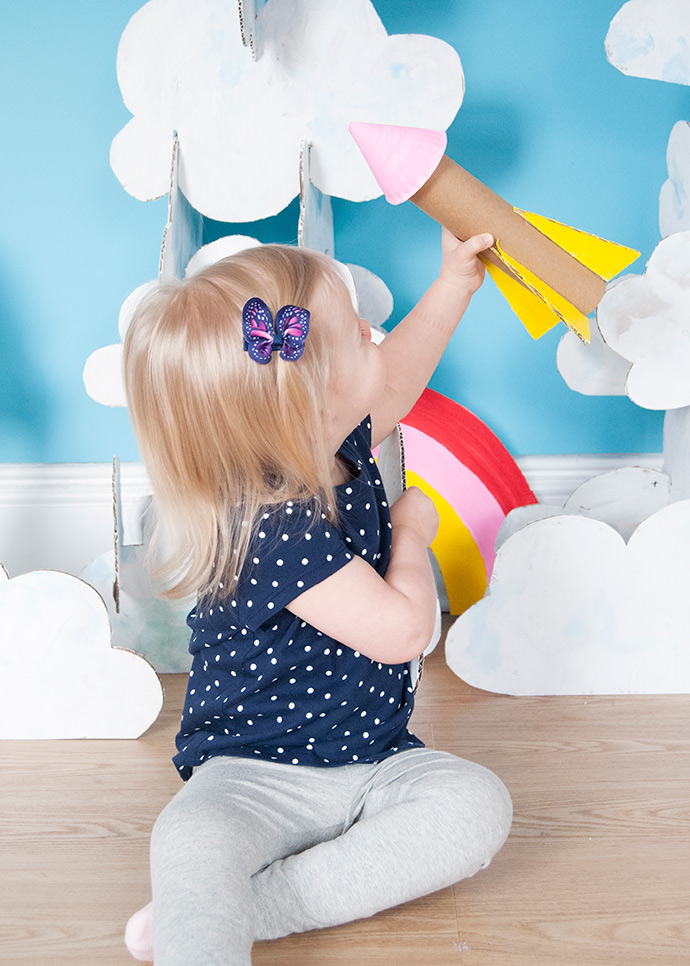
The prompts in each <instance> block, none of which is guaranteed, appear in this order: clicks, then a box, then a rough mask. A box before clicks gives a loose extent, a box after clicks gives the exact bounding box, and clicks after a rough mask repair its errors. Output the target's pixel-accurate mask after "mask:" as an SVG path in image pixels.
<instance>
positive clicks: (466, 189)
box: [410, 154, 606, 315]
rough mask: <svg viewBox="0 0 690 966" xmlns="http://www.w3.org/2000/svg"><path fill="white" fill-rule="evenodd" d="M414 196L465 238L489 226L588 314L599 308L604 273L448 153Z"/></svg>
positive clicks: (502, 243) (506, 245) (508, 250)
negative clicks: (549, 235)
mask: <svg viewBox="0 0 690 966" xmlns="http://www.w3.org/2000/svg"><path fill="white" fill-rule="evenodd" d="M410 201H412V202H413V203H414V204H415V205H417V207H418V208H421V209H422V211H424V212H426V214H427V215H430V217H431V218H433V219H434V221H438V222H439V223H440V224H441V225H444V226H445V227H446V228H448V229H449V230H450V231H452V232H453V234H454V235H456V236H457V237H458V238H460V239H462V240H463V241H464V240H466V239H467V238H470V237H471V236H472V235H478V234H482V233H483V232H490V233H491V234H492V235H493V236H494V238H495V239H496V241H497V242H498V243H499V245H500V246H501V248H502V249H503V251H504V252H506V254H507V255H510V256H511V258H514V259H515V260H516V261H517V262H519V263H520V264H521V265H524V266H525V268H527V269H529V271H530V272H533V273H534V274H535V275H536V276H537V277H538V278H540V279H541V280H542V281H543V282H546V284H547V285H550V286H551V288H552V289H554V290H555V291H556V292H558V293H559V295H562V296H563V297H564V298H566V299H567V300H568V301H569V302H570V303H571V304H572V305H574V306H575V308H577V309H579V310H580V312H582V313H583V314H584V315H589V313H590V312H593V311H594V309H595V308H596V307H597V305H598V304H599V302H600V301H601V299H602V297H603V295H604V292H605V291H606V282H605V281H604V279H603V278H600V277H599V276H598V275H596V274H595V273H594V272H592V271H591V270H590V269H589V268H587V267H586V266H584V265H583V264H582V263H581V262H578V260H577V259H576V258H573V256H572V255H570V254H568V252H566V251H564V250H563V249H562V248H561V247H560V246H559V245H557V244H556V243H555V242H554V241H552V240H551V239H550V238H547V236H546V235H544V234H543V233H542V232H540V231H539V229H538V228H535V227H534V225H531V224H530V223H529V222H528V221H526V220H525V219H524V218H523V217H522V216H521V215H519V214H518V213H517V212H516V211H515V210H514V209H513V207H512V206H511V205H509V204H508V202H507V201H504V200H503V198H501V197H499V196H498V195H497V194H495V192H493V191H492V190H491V189H490V188H487V186H486V185H485V184H482V182H481V181H478V180H477V178H475V177H474V176H473V175H471V174H470V173H469V171H465V169H464V168H461V167H460V165H459V164H456V163H455V161H451V159H450V158H449V157H448V155H447V154H444V155H443V157H442V158H441V160H440V162H439V165H438V167H437V168H436V170H435V171H434V173H433V174H432V175H431V177H430V178H429V180H428V181H427V182H426V183H425V184H424V185H422V187H421V188H420V189H419V191H417V192H416V194H414V195H412V197H411V198H410Z"/></svg>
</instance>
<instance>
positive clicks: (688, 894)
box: [0, 647, 690, 966]
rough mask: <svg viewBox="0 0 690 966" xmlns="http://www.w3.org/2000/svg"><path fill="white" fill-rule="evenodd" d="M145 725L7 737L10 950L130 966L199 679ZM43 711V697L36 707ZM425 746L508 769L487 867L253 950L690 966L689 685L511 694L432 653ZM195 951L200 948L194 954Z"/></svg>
mask: <svg viewBox="0 0 690 966" xmlns="http://www.w3.org/2000/svg"><path fill="white" fill-rule="evenodd" d="M164 684H165V688H166V702H165V707H164V710H163V712H162V714H161V716H160V717H159V719H158V721H157V722H156V723H155V724H154V726H153V727H152V728H151V729H150V730H149V731H148V732H147V734H146V735H145V736H144V737H142V738H140V739H138V740H137V741H65V742H59V741H54V742H40V741H27V742H11V741H7V742H0V769H1V773H0V779H1V782H0V819H1V823H2V824H1V828H0V836H1V839H2V840H1V841H0V883H1V885H0V888H1V890H2V893H1V898H0V909H1V910H2V912H1V914H0V915H2V919H3V921H2V925H1V926H0V963H2V964H8V966H9V964H11V966H15V964H16V966H20V964H21V966H25V964H31V966H126V964H127V963H132V962H133V961H132V960H130V959H129V957H128V955H127V953H126V951H125V949H124V946H123V943H122V933H123V929H124V924H125V921H126V919H127V917H128V916H129V915H130V913H132V912H133V911H134V910H135V909H137V908H138V907H139V906H141V905H143V904H144V903H145V902H147V901H148V900H149V886H148V870H147V862H148V856H147V844H148V836H149V833H150V830H151V826H152V824H153V821H154V819H155V817H156V815H157V814H158V812H159V811H160V809H161V808H162V807H163V805H165V803H166V802H167V801H168V800H169V799H170V798H171V797H172V796H173V794H174V793H175V792H176V791H177V789H178V788H179V787H180V782H179V779H178V777H177V774H176V773H175V771H174V769H173V767H172V764H171V763H170V756H171V754H172V750H173V737H174V734H175V731H176V729H177V724H178V720H179V709H180V707H181V701H182V698H183V689H184V677H183V676H182V675H166V676H165V677H164ZM30 713H31V701H30V695H28V696H27V714H30ZM413 724H414V730H415V731H416V732H417V733H418V734H419V735H420V737H422V738H423V739H424V740H425V741H426V743H427V744H429V745H432V746H434V747H436V748H440V749H445V750H448V751H452V752H455V753H456V754H459V755H461V756H463V757H466V758H470V759H473V760H475V761H478V762H481V763H482V764H484V765H487V766H488V767H489V768H492V769H493V770H494V771H496V772H497V773H498V774H499V775H500V776H501V777H502V778H503V780H504V781H505V783H506V784H507V785H508V787H509V788H510V790H511V793H512V795H513V800H514V803H515V823H514V827H513V832H512V835H511V837H510V839H509V840H508V843H507V844H506V845H505V847H504V848H503V850H502V851H501V852H500V853H499V855H498V856H497V857H496V858H495V859H494V861H493V863H492V865H491V866H490V868H489V869H488V870H487V871H485V872H481V873H480V874H479V875H478V876H476V877H475V878H474V879H471V880H469V881H467V882H463V883H461V884H459V885H457V886H455V887H454V888H451V889H446V890H444V891H442V892H439V893H436V894H435V895H433V896H429V897H428V898H426V899H422V900H419V901H418V902H414V903H410V904H409V905H407V906H403V907H400V908H398V909H394V910H391V911H390V912H387V913H383V914H381V915H379V916H376V917H374V918H373V919H370V920H366V921H361V922H357V923H354V924H352V925H350V926H343V927H340V928H337V929H329V930H325V931H323V932H321V933H308V934H305V935H303V936H294V937H289V938H287V939H283V940H280V941H278V942H274V943H259V944H257V945H256V947H255V953H254V962H255V964H257V966H340V964H342V963H356V964H362V966H389V964H390V966H393V964H395V966H451V964H453V966H489V964H490V966H571V964H572V966H575V964H577V966H581V964H583V963H586V964H591V966H676V964H678V966H680V964H684V966H688V964H690V737H689V735H690V729H689V727H688V726H689V724H690V696H678V697H675V696H671V697H656V696H651V697H650V696H643V697H640V696H630V697H629V696H624V697H615V698H609V697H596V698H580V697H572V698H571V697H567V698H562V697H559V698H508V697H501V696H496V695H490V694H486V693H484V692H478V691H474V690H472V689H471V688H469V687H467V686H466V685H465V684H463V683H462V682H461V681H459V680H458V679H457V678H456V677H455V676H454V675H453V674H452V673H451V672H450V671H449V670H448V668H447V666H446V665H445V662H444V660H443V650H442V647H439V648H438V649H437V651H436V652H435V653H434V655H432V657H431V658H430V659H429V660H428V662H427V671H426V673H425V677H424V681H423V684H422V687H421V689H420V691H419V694H418V701H417V708H416V710H415V715H414V719H413ZM190 966H193V964H190Z"/></svg>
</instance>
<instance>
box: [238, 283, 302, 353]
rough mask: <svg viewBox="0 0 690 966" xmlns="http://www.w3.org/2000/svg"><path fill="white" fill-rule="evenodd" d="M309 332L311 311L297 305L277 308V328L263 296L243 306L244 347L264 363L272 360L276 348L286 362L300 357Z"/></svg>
mask: <svg viewBox="0 0 690 966" xmlns="http://www.w3.org/2000/svg"><path fill="white" fill-rule="evenodd" d="M308 332H309V312H308V311H307V310H306V309H300V308H299V307H298V306H296V305H284V306H283V307H282V309H278V312H277V313H276V318H275V327H274V324H273V316H272V315H271V310H270V309H269V307H268V306H267V305H266V303H265V302H263V301H262V300H261V299H260V298H256V297H254V298H251V299H249V301H248V302H246V303H245V306H244V308H243V309H242V335H243V337H244V349H245V351H246V352H248V353H249V357H250V359H253V360H254V362H258V363H259V365H261V366H265V365H266V363H267V362H270V361H271V355H272V353H273V350H274V349H280V358H281V359H285V360H286V361H287V362H294V361H295V360H296V359H299V357H300V356H301V355H302V353H303V352H304V341H305V339H306V338H307V333H308Z"/></svg>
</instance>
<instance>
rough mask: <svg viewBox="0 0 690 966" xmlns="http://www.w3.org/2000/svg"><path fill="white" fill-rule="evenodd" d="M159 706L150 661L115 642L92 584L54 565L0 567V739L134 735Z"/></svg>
mask: <svg viewBox="0 0 690 966" xmlns="http://www.w3.org/2000/svg"><path fill="white" fill-rule="evenodd" d="M162 704H163V691H162V688H161V685H160V681H159V680H158V677H157V676H156V673H155V671H154V670H153V668H152V667H151V665H150V664H148V663H147V662H146V661H145V660H144V659H143V658H142V657H140V656H139V655H138V654H133V653H132V652H131V651H125V650H120V649H117V648H113V647H111V639H110V623H109V620H108V613H107V610H106V607H105V604H104V603H103V600H102V598H101V597H100V596H99V594H97V593H96V591H95V590H94V589H93V588H92V587H90V586H89V585H88V584H86V583H84V581H83V580H79V578H77V577H72V576H71V575H69V574H64V573H59V572H57V571H50V570H37V571H33V572H31V573H28V574H22V575H21V576H19V577H14V578H13V579H12V580H10V579H9V578H8V577H7V574H6V573H5V572H4V571H0V738H15V739H16V738H136V737H138V736H139V735H140V734H142V733H143V732H144V731H146V729H147V728H148V727H149V726H150V725H151V724H152V723H153V722H154V721H155V720H156V718H157V716H158V713H159V711H160V709H161V707H162Z"/></svg>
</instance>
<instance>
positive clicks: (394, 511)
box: [391, 486, 439, 547]
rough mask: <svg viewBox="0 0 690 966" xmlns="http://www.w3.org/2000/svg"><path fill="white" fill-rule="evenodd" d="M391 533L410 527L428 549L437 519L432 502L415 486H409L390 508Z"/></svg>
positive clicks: (436, 527) (435, 530)
mask: <svg viewBox="0 0 690 966" xmlns="http://www.w3.org/2000/svg"><path fill="white" fill-rule="evenodd" d="M391 523H392V524H393V532H395V528H396V527H402V526H404V527H410V528H411V529H412V530H415V531H416V532H417V533H418V534H419V535H420V537H421V538H422V539H423V540H424V542H425V544H426V546H427V547H430V546H431V544H432V541H433V539H434V537H435V536H436V533H437V531H438V524H439V517H438V512H437V510H436V507H435V506H434V502H433V500H431V499H429V497H428V496H427V495H426V494H425V493H422V491H421V490H420V489H419V488H418V487H416V486H410V487H409V488H408V489H407V490H405V492H404V493H403V494H402V496H401V497H400V498H399V499H397V500H396V501H395V503H394V504H393V506H392V507H391Z"/></svg>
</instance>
